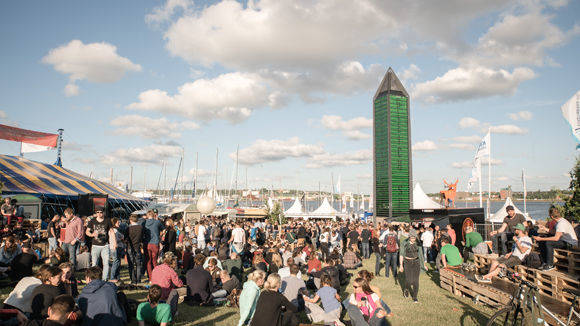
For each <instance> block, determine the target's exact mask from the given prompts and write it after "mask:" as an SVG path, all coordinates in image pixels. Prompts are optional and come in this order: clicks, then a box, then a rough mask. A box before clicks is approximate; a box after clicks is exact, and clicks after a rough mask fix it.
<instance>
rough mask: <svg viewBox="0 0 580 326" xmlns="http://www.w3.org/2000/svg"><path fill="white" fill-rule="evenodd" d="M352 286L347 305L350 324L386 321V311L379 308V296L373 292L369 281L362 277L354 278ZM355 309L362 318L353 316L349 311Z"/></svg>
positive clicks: (373, 324) (359, 324) (376, 323)
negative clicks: (352, 290) (352, 289)
mask: <svg viewBox="0 0 580 326" xmlns="http://www.w3.org/2000/svg"><path fill="white" fill-rule="evenodd" d="M352 286H353V288H354V293H353V294H351V295H350V297H349V301H348V302H349V305H348V306H347V309H348V310H347V311H349V316H350V317H351V324H352V325H353V326H362V325H370V326H375V325H382V324H384V323H385V322H386V320H385V316H386V313H385V311H384V310H383V308H381V303H380V298H379V296H378V295H377V294H376V293H374V292H373V290H372V289H371V287H370V286H369V283H368V282H367V281H366V280H365V279H364V278H362V277H359V278H356V279H355V280H354V283H353V284H352ZM352 310H357V311H359V312H360V313H359V314H358V315H359V316H360V314H362V316H361V317H362V318H358V319H356V318H353V315H355V316H356V314H351V313H350V311H352Z"/></svg>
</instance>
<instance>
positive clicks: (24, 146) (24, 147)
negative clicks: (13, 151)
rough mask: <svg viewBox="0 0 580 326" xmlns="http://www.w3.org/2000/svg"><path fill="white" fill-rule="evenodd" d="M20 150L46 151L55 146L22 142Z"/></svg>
mask: <svg viewBox="0 0 580 326" xmlns="http://www.w3.org/2000/svg"><path fill="white" fill-rule="evenodd" d="M20 144H22V145H21V146H20V152H21V153H33V152H44V151H49V150H51V149H54V147H50V146H42V145H36V144H29V143H20Z"/></svg>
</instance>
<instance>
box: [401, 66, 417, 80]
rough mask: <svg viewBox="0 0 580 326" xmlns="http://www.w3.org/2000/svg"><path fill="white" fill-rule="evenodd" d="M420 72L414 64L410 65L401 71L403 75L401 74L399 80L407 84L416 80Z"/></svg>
mask: <svg viewBox="0 0 580 326" xmlns="http://www.w3.org/2000/svg"><path fill="white" fill-rule="evenodd" d="M420 72H421V69H419V67H417V66H416V65H415V64H411V65H410V66H409V68H407V69H405V70H403V73H402V74H401V80H402V81H403V82H409V81H411V80H414V79H417V78H418V77H419V73H420Z"/></svg>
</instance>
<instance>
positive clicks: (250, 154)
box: [230, 137, 325, 165]
mask: <svg viewBox="0 0 580 326" xmlns="http://www.w3.org/2000/svg"><path fill="white" fill-rule="evenodd" d="M323 153H325V152H324V149H323V148H322V146H320V145H313V144H302V143H300V139H299V138H298V137H292V138H290V139H288V140H279V139H272V140H264V139H258V140H256V141H255V142H254V143H253V144H252V145H250V146H249V147H246V148H243V149H240V150H239V152H238V155H239V163H240V164H245V165H254V164H260V163H265V162H275V161H281V160H284V159H286V158H290V157H294V158H298V157H312V156H313V155H317V154H323ZM230 158H231V159H233V160H235V159H236V153H231V154H230Z"/></svg>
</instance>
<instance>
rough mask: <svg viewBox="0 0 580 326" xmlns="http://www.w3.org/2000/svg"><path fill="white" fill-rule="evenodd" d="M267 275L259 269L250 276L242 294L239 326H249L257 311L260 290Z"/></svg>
mask: <svg viewBox="0 0 580 326" xmlns="http://www.w3.org/2000/svg"><path fill="white" fill-rule="evenodd" d="M265 279H266V273H265V272H264V271H261V270H259V269H257V270H255V271H253V272H251V273H250V274H249V275H248V280H247V281H246V282H245V283H244V286H243V289H242V293H240V300H239V301H240V320H239V321H238V326H243V325H249V324H250V322H251V321H252V318H253V317H254V313H255V311H256V304H257V303H258V299H259V297H260V288H261V287H262V286H263V285H264V280H265Z"/></svg>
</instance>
